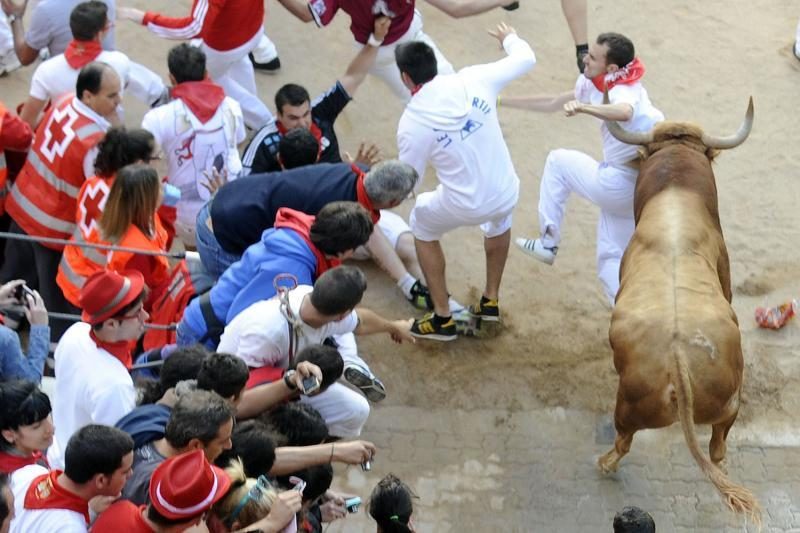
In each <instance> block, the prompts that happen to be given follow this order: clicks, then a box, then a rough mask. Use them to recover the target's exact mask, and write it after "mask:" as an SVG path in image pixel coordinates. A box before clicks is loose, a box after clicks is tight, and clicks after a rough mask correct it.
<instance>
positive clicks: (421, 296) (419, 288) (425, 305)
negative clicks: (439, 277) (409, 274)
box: [408, 280, 433, 311]
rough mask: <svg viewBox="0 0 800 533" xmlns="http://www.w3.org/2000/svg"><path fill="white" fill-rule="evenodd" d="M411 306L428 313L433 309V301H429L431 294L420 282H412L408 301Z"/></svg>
mask: <svg viewBox="0 0 800 533" xmlns="http://www.w3.org/2000/svg"><path fill="white" fill-rule="evenodd" d="M408 301H409V302H411V305H413V306H414V307H416V308H417V309H422V310H423V311H430V310H432V309H433V301H432V300H431V293H430V292H429V291H428V287H426V286H425V285H423V284H422V282H421V281H420V280H417V281H415V282H414V285H412V286H411V297H410V298H409V299H408Z"/></svg>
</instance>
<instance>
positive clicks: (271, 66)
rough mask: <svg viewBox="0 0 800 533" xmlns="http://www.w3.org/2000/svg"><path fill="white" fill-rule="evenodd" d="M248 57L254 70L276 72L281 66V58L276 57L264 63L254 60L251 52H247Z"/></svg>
mask: <svg viewBox="0 0 800 533" xmlns="http://www.w3.org/2000/svg"><path fill="white" fill-rule="evenodd" d="M247 56H248V57H249V58H250V62H251V63H252V64H253V68H254V69H256V70H263V71H264V72H270V73H274V72H278V71H279V70H280V68H281V58H279V57H276V58H275V59H273V60H272V61H268V62H266V63H259V62H258V61H256V58H255V57H253V54H247Z"/></svg>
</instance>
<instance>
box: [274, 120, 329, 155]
mask: <svg viewBox="0 0 800 533" xmlns="http://www.w3.org/2000/svg"><path fill="white" fill-rule="evenodd" d="M275 126H276V127H277V128H278V133H280V134H281V137H283V136H284V135H286V133H287V132H288V131H289V130H287V129H286V126H284V125H283V124H281V121H280V120H276V121H275ZM308 131H310V132H311V135H313V136H314V138H315V139H316V140H317V145H318V146H319V152H318V153H319V154H322V130H321V129H319V126H317V123H316V122H314V121H313V120H312V121H311V127H310V128H308Z"/></svg>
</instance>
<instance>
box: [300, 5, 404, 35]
mask: <svg viewBox="0 0 800 533" xmlns="http://www.w3.org/2000/svg"><path fill="white" fill-rule="evenodd" d="M308 8H309V10H310V11H311V15H312V16H313V17H314V21H315V22H316V23H317V26H327V25H328V24H330V22H331V20H333V17H334V15H336V12H337V11H339V10H340V9H341V10H342V11H344V12H345V13H347V14H348V15H350V31H351V32H352V33H353V37H355V39H356V41H358V42H359V43H361V44H367V40H368V39H369V34H370V33H372V30H373V29H374V27H375V17H378V16H382V15H386V16H388V17H391V19H392V25H391V26H389V33H387V34H386V37H385V38H384V39H383V44H384V45H387V44H392V43H393V42H395V41H396V40H398V39H399V38H400V37H402V36H403V35H404V34H405V33H406V32H407V31H408V28H409V27H410V26H411V21H412V20H413V19H414V0H310V1H309V3H308Z"/></svg>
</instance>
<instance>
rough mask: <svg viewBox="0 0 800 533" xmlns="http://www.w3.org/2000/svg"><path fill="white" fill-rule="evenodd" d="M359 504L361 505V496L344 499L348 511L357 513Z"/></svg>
mask: <svg viewBox="0 0 800 533" xmlns="http://www.w3.org/2000/svg"><path fill="white" fill-rule="evenodd" d="M359 505H361V498H359V497H358V496H356V497H354V498H350V499H348V500H345V501H344V506H345V508H346V509H347V512H348V513H357V512H358V506H359Z"/></svg>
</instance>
